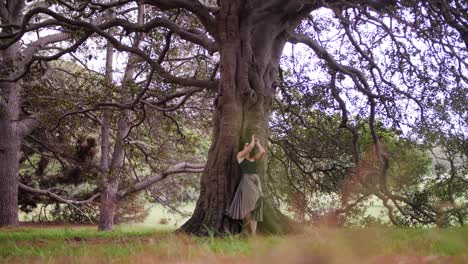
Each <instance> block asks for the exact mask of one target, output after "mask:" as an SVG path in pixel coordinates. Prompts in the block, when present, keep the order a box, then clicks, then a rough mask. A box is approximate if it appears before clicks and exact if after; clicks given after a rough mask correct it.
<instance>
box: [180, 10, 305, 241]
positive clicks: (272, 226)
mask: <svg viewBox="0 0 468 264" xmlns="http://www.w3.org/2000/svg"><path fill="white" fill-rule="evenodd" d="M276 2H278V4H272V6H270V9H269V13H266V12H265V9H264V7H255V6H249V5H245V3H244V1H222V2H221V6H220V11H219V13H218V15H217V17H216V19H217V25H218V28H217V31H218V34H219V38H220V39H219V42H220V59H221V68H220V73H221V80H220V84H219V87H218V93H217V97H216V99H215V101H214V106H215V112H214V116H213V119H214V120H213V121H214V125H213V127H214V128H213V138H212V145H211V148H210V150H209V153H208V161H207V163H206V167H205V170H204V172H203V175H202V178H201V189H200V197H199V199H198V201H197V205H196V208H195V211H194V213H193V215H192V217H191V218H190V219H189V220H188V221H187V222H186V223H185V224H184V225H183V226H182V227H181V231H184V232H188V233H192V234H197V235H207V234H209V233H214V234H219V235H223V234H227V233H238V232H240V231H241V225H240V221H237V220H232V219H230V218H229V217H228V216H226V215H225V210H226V209H227V208H228V207H229V205H230V202H231V201H232V198H233V196H234V193H235V191H236V188H237V186H238V184H239V181H240V170H239V165H238V163H237V160H236V155H237V153H238V152H239V150H240V149H239V145H240V144H239V143H240V142H241V141H248V140H250V137H251V135H252V134H253V133H254V134H256V135H258V136H259V138H260V141H261V142H262V144H263V145H264V146H265V148H266V149H267V147H268V146H267V139H268V133H269V130H268V121H269V119H270V110H271V103H272V100H273V96H274V86H275V82H276V79H277V75H278V64H279V59H280V56H281V53H282V50H283V47H284V44H285V43H286V40H287V37H288V32H289V30H291V29H294V28H295V27H296V25H297V23H298V21H299V20H300V18H301V17H302V16H303V15H305V14H307V13H308V11H304V12H302V13H300V14H299V15H298V13H297V10H294V12H296V13H295V14H296V16H297V17H295V18H291V16H292V15H291V14H290V13H288V11H287V10H288V8H287V7H286V8H285V6H284V5H285V4H280V3H281V2H282V1H276ZM264 4H265V3H264ZM286 16H289V17H287V19H285V18H286ZM265 160H266V158H263V160H262V161H261V162H259V165H258V166H259V167H258V172H259V176H260V178H261V180H262V184H263V186H264V188H263V190H264V192H265V194H266V204H265V205H266V206H265V217H264V219H265V220H264V222H261V223H259V231H264V232H272V233H278V232H284V231H286V229H285V228H284V223H285V221H282V220H284V219H285V218H284V217H282V216H281V214H279V211H278V210H277V209H275V207H274V206H273V204H272V203H271V200H269V199H268V190H266V186H265V184H264V181H265V179H264V172H265V165H266V164H265V162H264V161H265Z"/></svg>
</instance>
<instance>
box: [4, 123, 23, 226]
mask: <svg viewBox="0 0 468 264" xmlns="http://www.w3.org/2000/svg"><path fill="white" fill-rule="evenodd" d="M20 146H21V141H20V138H19V137H18V135H17V134H16V133H15V132H14V130H13V128H12V125H11V120H10V119H9V118H5V117H4V116H3V117H2V114H0V226H18V224H19V223H18V166H19V158H20Z"/></svg>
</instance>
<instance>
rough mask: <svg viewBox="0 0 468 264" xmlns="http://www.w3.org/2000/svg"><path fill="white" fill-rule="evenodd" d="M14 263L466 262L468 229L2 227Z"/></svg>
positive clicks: (3, 256) (0, 236)
mask: <svg viewBox="0 0 468 264" xmlns="http://www.w3.org/2000/svg"><path fill="white" fill-rule="evenodd" d="M0 262H8V263H110V262H112V263H221V262H222V263H268V264H274V263H468V228H448V229H401V228H367V229H364V228H343V229H330V228H310V229H307V230H305V231H304V232H303V233H301V234H296V235H288V236H262V235H260V236H256V237H248V238H245V237H242V236H240V235H235V236H229V237H224V238H215V237H193V236H187V235H183V234H175V233H173V232H171V230H167V229H166V230H161V229H155V228H149V227H142V226H133V227H132V226H120V227H118V228H116V229H115V230H114V231H113V232H97V231H96V228H95V227H77V228H72V227H68V228H67V227H60V228H19V229H0Z"/></svg>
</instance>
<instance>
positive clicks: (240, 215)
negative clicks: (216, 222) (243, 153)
mask: <svg viewBox="0 0 468 264" xmlns="http://www.w3.org/2000/svg"><path fill="white" fill-rule="evenodd" d="M239 165H240V168H241V173H242V178H241V180H240V183H239V186H238V187H237V190H236V193H235V195H234V198H233V199H232V202H231V206H229V209H228V212H227V215H228V216H230V217H231V218H232V219H244V218H245V216H246V215H247V214H248V213H250V212H252V219H253V220H255V221H258V222H261V221H263V199H262V196H263V193H262V184H261V182H260V177H259V176H258V175H257V168H256V167H257V164H256V162H255V161H249V160H248V159H246V158H244V160H243V161H242V162H241V163H240V164H239Z"/></svg>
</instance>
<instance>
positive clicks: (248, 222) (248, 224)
mask: <svg viewBox="0 0 468 264" xmlns="http://www.w3.org/2000/svg"><path fill="white" fill-rule="evenodd" d="M251 219H252V213H248V214H247V215H246V216H245V218H244V221H243V232H248V231H247V228H248V229H251Z"/></svg>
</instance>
